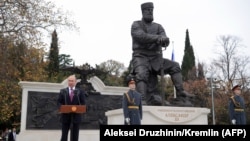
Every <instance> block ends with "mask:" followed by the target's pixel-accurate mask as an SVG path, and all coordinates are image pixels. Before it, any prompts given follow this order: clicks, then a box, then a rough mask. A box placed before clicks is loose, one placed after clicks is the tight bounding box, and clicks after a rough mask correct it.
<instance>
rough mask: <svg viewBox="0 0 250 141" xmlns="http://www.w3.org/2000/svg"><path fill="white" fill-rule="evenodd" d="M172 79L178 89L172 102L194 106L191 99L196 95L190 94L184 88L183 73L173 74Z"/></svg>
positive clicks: (177, 104) (178, 104)
mask: <svg viewBox="0 0 250 141" xmlns="http://www.w3.org/2000/svg"><path fill="white" fill-rule="evenodd" d="M171 79H172V81H173V84H174V86H175V89H176V98H175V99H174V100H173V102H172V104H173V105H176V106H184V107H192V106H193V104H192V103H191V101H190V99H192V98H193V97H195V95H193V94H189V93H188V92H186V91H185V90H184V88H183V81H182V75H181V73H175V74H173V75H171Z"/></svg>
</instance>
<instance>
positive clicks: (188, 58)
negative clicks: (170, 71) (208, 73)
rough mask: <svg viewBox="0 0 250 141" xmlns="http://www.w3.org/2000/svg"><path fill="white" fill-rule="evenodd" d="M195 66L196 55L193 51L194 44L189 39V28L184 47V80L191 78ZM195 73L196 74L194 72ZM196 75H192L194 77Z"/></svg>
mask: <svg viewBox="0 0 250 141" xmlns="http://www.w3.org/2000/svg"><path fill="white" fill-rule="evenodd" d="M194 68H195V56H194V51H193V46H192V45H191V43H190V39H189V32H188V29H187V30H186V39H185V49H184V56H183V60H182V65H181V69H182V76H183V80H184V81H187V80H188V78H189V73H190V72H192V70H193V69H194ZM193 75H195V74H193ZM193 77H194V76H192V78H193Z"/></svg>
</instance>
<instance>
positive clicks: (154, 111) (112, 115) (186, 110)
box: [106, 106, 210, 125]
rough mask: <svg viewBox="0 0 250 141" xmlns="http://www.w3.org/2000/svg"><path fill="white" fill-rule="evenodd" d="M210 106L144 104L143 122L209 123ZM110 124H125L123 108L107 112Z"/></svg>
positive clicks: (160, 123)
mask: <svg viewBox="0 0 250 141" xmlns="http://www.w3.org/2000/svg"><path fill="white" fill-rule="evenodd" d="M208 113H210V109H208V108H198V107H171V106H143V118H142V122H141V124H142V125H143V124H147V125H150V124H153V125H157V124H158V125H168V124H173V125H177V124H181V125H207V124H208V116H207V115H208ZM106 116H107V117H108V124H109V125H110V124H124V117H123V111H122V109H116V110H111V111H108V112H106Z"/></svg>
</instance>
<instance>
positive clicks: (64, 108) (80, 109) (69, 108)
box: [59, 105, 86, 114]
mask: <svg viewBox="0 0 250 141" xmlns="http://www.w3.org/2000/svg"><path fill="white" fill-rule="evenodd" d="M59 113H78V114H81V113H86V105H61V107H60V109H59Z"/></svg>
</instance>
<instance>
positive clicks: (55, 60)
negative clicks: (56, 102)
mask: <svg viewBox="0 0 250 141" xmlns="http://www.w3.org/2000/svg"><path fill="white" fill-rule="evenodd" d="M48 60H49V64H48V75H49V78H51V77H53V76H55V75H56V74H58V73H59V49H58V37H57V32H56V30H54V32H53V33H52V42H51V45H50V50H49V57H48Z"/></svg>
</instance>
